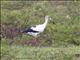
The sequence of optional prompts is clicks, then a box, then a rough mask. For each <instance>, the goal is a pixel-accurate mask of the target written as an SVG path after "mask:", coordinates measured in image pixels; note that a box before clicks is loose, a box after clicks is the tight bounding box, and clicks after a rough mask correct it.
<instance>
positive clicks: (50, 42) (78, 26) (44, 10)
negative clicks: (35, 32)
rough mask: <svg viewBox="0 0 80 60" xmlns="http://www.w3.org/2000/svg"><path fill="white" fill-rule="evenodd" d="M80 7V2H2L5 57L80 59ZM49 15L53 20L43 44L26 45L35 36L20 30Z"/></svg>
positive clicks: (17, 59) (43, 35) (12, 59)
mask: <svg viewBox="0 0 80 60" xmlns="http://www.w3.org/2000/svg"><path fill="white" fill-rule="evenodd" d="M79 8H80V2H79V1H78V2H77V1H75V2H74V1H35V2H34V1H1V33H2V35H1V37H2V39H1V60H80V13H79V12H80V11H79ZM45 15H49V16H50V17H51V19H52V21H49V23H48V25H47V28H46V29H45V31H44V32H43V33H41V34H40V37H38V40H40V43H38V45H37V46H30V45H27V44H24V43H25V42H27V41H31V39H32V37H31V36H28V35H26V34H21V33H20V31H21V30H24V29H26V28H28V27H29V26H33V25H35V24H41V23H43V22H44V16H45ZM11 41H14V42H13V44H9V42H11ZM22 43H23V44H24V45H22Z"/></svg>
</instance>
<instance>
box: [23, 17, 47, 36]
mask: <svg viewBox="0 0 80 60" xmlns="http://www.w3.org/2000/svg"><path fill="white" fill-rule="evenodd" d="M48 18H49V17H48V16H45V22H44V23H43V24H39V25H36V26H32V27H31V28H29V29H27V30H25V31H23V32H26V33H27V34H29V35H32V36H34V37H36V36H37V35H38V34H39V33H41V32H43V31H44V29H45V28H46V26H47V23H48Z"/></svg>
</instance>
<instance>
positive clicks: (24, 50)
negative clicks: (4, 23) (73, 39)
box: [1, 45, 80, 60]
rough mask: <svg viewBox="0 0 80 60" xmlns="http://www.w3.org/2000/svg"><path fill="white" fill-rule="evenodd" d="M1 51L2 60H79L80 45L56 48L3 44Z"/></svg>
mask: <svg viewBox="0 0 80 60" xmlns="http://www.w3.org/2000/svg"><path fill="white" fill-rule="evenodd" d="M1 52H2V53H1V60H8V59H9V60H77V59H78V60H79V56H80V46H78V47H68V48H54V47H29V46H18V45H12V46H10V45H2V46H1ZM75 58H76V59H75Z"/></svg>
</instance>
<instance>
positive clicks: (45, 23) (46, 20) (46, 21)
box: [43, 19, 48, 27]
mask: <svg viewBox="0 0 80 60" xmlns="http://www.w3.org/2000/svg"><path fill="white" fill-rule="evenodd" d="M47 23H48V19H45V22H44V24H43V25H44V26H45V27H46V25H47Z"/></svg>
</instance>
